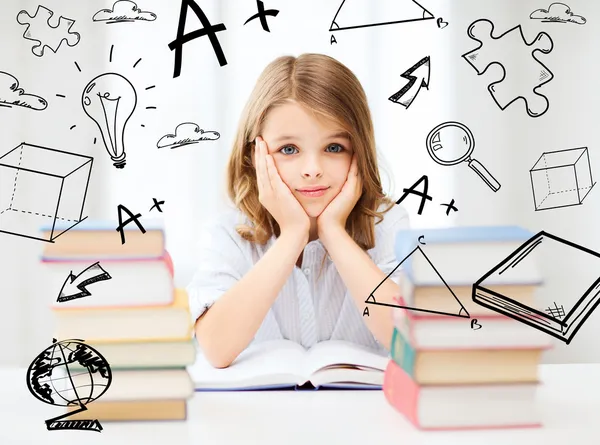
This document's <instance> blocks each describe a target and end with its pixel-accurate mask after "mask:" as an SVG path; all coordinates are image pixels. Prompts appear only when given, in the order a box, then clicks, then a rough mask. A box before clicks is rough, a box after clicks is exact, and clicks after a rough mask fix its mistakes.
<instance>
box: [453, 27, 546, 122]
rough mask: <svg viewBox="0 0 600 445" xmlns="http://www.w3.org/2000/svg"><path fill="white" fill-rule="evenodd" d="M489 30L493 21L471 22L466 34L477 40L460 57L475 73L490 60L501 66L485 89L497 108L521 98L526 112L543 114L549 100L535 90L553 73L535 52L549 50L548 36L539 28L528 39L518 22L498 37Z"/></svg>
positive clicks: (490, 63)
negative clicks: (473, 45) (533, 37)
mask: <svg viewBox="0 0 600 445" xmlns="http://www.w3.org/2000/svg"><path fill="white" fill-rule="evenodd" d="M493 33H494V24H493V23H492V22H491V21H489V20H487V19H480V20H476V21H474V22H473V23H471V25H469V28H468V29H467V35H468V36H469V37H470V38H471V39H473V40H475V41H477V42H479V46H477V48H475V49H473V50H471V51H469V52H467V53H465V54H463V55H462V57H463V58H464V59H465V60H466V61H467V62H469V64H470V65H471V66H472V67H473V68H475V71H477V74H478V75H481V74H483V73H485V72H486V70H487V69H488V67H489V66H490V65H493V64H496V65H499V66H500V67H501V68H502V78H501V79H500V80H497V81H495V82H492V83H490V84H489V86H488V91H489V92H490V94H491V95H492V98H493V99H494V101H495V102H496V105H498V107H500V109H501V110H505V109H506V108H507V107H508V106H509V105H510V104H512V103H513V102H515V101H516V100H518V99H522V100H523V101H524V102H525V108H526V110H527V114H529V116H531V117H539V116H541V115H543V114H544V113H545V112H546V111H548V108H549V106H550V104H549V101H548V99H547V98H546V96H544V95H542V94H540V93H539V92H538V90H539V89H540V87H542V86H543V85H545V84H547V83H548V82H550V81H551V80H552V79H553V77H554V75H553V74H552V72H551V71H550V70H549V69H548V68H547V67H546V66H545V65H544V64H543V63H542V62H541V61H540V60H539V59H538V57H537V53H542V54H548V53H549V52H550V51H552V47H553V45H554V44H553V42H552V39H551V38H550V36H549V35H548V34H547V33H545V32H540V33H539V34H538V35H537V36H536V38H535V39H533V41H532V42H530V43H528V42H527V40H525V36H524V35H523V30H522V29H521V25H517V26H515V27H514V28H511V29H509V30H508V31H506V32H504V33H503V34H500V35H499V36H498V37H495V36H494V35H493ZM517 75H518V77H516V76H517Z"/></svg>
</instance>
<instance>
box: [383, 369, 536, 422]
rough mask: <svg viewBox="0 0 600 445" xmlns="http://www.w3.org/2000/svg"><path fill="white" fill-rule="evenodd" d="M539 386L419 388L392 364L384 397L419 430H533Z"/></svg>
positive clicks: (520, 384)
mask: <svg viewBox="0 0 600 445" xmlns="http://www.w3.org/2000/svg"><path fill="white" fill-rule="evenodd" d="M539 385H540V383H539V382H536V383H512V384H491V385H427V386H419V385H418V384H417V383H416V382H415V381H414V380H412V379H411V378H410V376H409V375H408V374H407V373H406V372H404V370H403V369H402V368H401V367H400V366H399V365H398V364H397V363H395V362H394V361H393V360H390V361H389V362H388V365H387V367H386V370H385V374H384V381H383V394H384V396H385V398H386V400H387V401H388V403H389V404H390V405H392V407H394V408H395V409H396V410H397V411H399V412H400V413H402V414H403V415H404V416H405V417H406V418H407V419H408V420H409V421H410V422H411V423H412V424H413V425H414V426H416V427H417V428H419V429H422V430H455V429H489V428H535V427H540V426H542V423H541V420H540V413H539V412H538V409H539V406H538V405H537V404H536V391H537V389H538V387H539Z"/></svg>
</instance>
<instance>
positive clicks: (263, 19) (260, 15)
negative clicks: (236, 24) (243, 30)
mask: <svg viewBox="0 0 600 445" xmlns="http://www.w3.org/2000/svg"><path fill="white" fill-rule="evenodd" d="M256 6H257V8H258V12H257V13H256V14H254V15H253V16H252V17H250V18H249V19H248V20H246V21H245V22H244V25H245V24H246V23H249V22H251V21H252V20H254V19H260V24H261V26H262V29H263V30H265V31H267V32H271V31H270V30H269V23H268V22H267V16H268V15H270V16H271V17H277V14H279V10H277V9H267V10H266V11H265V5H264V4H263V2H261V1H260V0H256Z"/></svg>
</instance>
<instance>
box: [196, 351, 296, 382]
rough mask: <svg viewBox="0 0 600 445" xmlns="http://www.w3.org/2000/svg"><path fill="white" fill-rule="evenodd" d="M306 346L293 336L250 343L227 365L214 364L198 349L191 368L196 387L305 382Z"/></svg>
mask: <svg viewBox="0 0 600 445" xmlns="http://www.w3.org/2000/svg"><path fill="white" fill-rule="evenodd" d="M305 354H306V352H305V350H304V348H303V347H302V346H301V345H299V344H297V343H295V342H293V341H290V340H270V341H264V342H259V343H256V344H250V345H249V346H248V347H247V348H246V349H245V350H244V351H242V353H241V354H240V355H239V356H238V357H237V358H236V359H235V360H234V361H233V363H232V364H231V365H230V366H229V367H227V368H214V367H213V366H212V365H211V364H210V363H208V361H207V360H206V359H205V357H204V355H203V354H202V352H201V351H200V350H198V354H197V358H196V362H195V363H194V364H193V365H191V366H189V367H188V371H189V373H190V376H191V378H192V380H193V381H194V386H195V388H196V389H211V388H215V389H216V388H221V389H227V388H229V389H232V388H243V387H255V386H257V387H258V386H268V385H281V384H289V385H295V384H297V383H299V384H302V383H304V382H305V381H306V379H303V378H302V363H303V357H304V356H305Z"/></svg>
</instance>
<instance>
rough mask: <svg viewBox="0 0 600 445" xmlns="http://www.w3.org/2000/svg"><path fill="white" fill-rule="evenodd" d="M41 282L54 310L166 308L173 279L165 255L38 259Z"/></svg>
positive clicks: (172, 286)
mask: <svg viewBox="0 0 600 445" xmlns="http://www.w3.org/2000/svg"><path fill="white" fill-rule="evenodd" d="M41 264H42V267H41V273H42V280H41V281H42V282H43V283H44V289H45V294H46V295H48V298H49V299H50V301H49V304H50V305H51V306H52V307H54V308H61V309H69V308H100V307H123V306H149V305H157V306H161V305H166V304H169V303H171V302H172V301H173V296H174V279H173V272H172V262H171V259H170V256H168V254H165V255H163V256H162V257H157V258H145V259H137V260H121V259H112V260H111V259H105V260H101V261H94V260H65V259H60V260H54V259H49V258H45V257H43V258H42V263H41Z"/></svg>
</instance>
